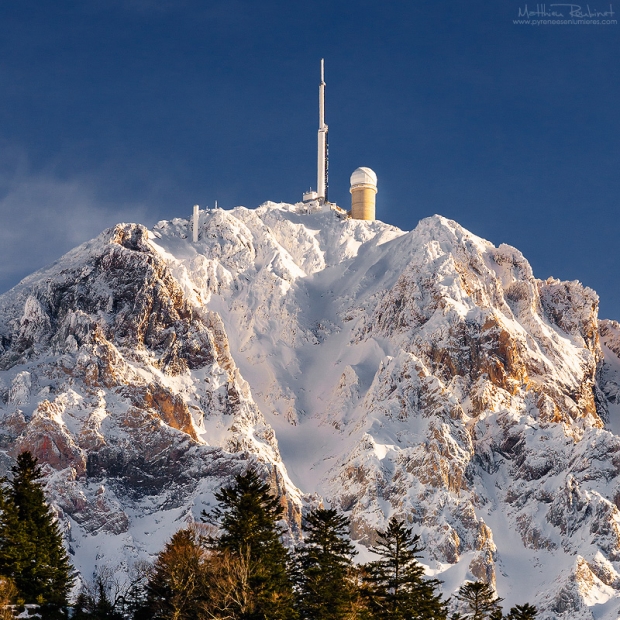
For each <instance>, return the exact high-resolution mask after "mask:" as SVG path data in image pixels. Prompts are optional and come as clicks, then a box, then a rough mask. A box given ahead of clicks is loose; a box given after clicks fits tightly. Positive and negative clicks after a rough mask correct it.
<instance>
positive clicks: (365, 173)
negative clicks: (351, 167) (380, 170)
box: [350, 168, 377, 221]
mask: <svg viewBox="0 0 620 620" xmlns="http://www.w3.org/2000/svg"><path fill="white" fill-rule="evenodd" d="M350 192H351V217H352V218H353V219H354V220H371V221H372V220H374V219H375V196H376V194H377V175H376V174H375V173H374V171H373V170H371V169H370V168H358V169H357V170H355V172H354V173H353V174H352V175H351V189H350Z"/></svg>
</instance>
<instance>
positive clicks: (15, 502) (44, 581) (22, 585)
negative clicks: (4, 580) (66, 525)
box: [0, 452, 74, 620]
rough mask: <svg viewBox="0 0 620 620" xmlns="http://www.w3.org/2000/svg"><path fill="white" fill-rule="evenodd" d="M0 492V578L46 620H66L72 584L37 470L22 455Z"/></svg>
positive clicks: (34, 463)
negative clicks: (33, 606) (37, 606)
mask: <svg viewBox="0 0 620 620" xmlns="http://www.w3.org/2000/svg"><path fill="white" fill-rule="evenodd" d="M11 471H12V473H13V478H12V480H11V481H10V482H7V481H6V480H5V481H4V484H2V488H1V491H0V513H1V517H0V574H2V575H4V576H7V577H9V578H10V579H12V580H13V582H14V583H15V586H16V588H17V590H18V592H19V596H20V598H22V599H23V600H24V602H25V603H27V604H37V605H39V606H40V608H41V609H40V611H41V613H42V614H43V616H44V617H45V618H46V619H48V620H55V619H57V618H66V616H67V607H68V595H69V590H70V589H71V585H72V583H73V579H74V577H73V574H72V570H71V565H70V563H69V557H68V555H67V552H66V551H65V548H64V546H63V542H62V536H61V534H60V529H59V527H58V523H57V522H56V520H55V518H54V515H53V513H52V511H51V510H50V508H49V507H48V505H47V503H46V502H45V495H44V493H43V488H42V484H41V482H40V480H41V478H42V473H41V468H40V467H39V466H38V465H37V460H36V459H35V458H33V456H32V454H30V452H22V453H21V454H20V455H19V456H18V457H17V464H16V465H15V466H14V467H13V468H12V470H11Z"/></svg>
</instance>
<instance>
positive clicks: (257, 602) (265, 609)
mask: <svg viewBox="0 0 620 620" xmlns="http://www.w3.org/2000/svg"><path fill="white" fill-rule="evenodd" d="M215 498H216V499H217V500H218V502H219V506H218V507H217V508H215V509H214V510H213V511H212V512H211V513H210V514H206V513H204V511H203V520H207V521H209V522H211V523H214V524H218V525H219V527H220V529H221V534H220V536H219V537H218V538H217V539H216V540H211V542H210V544H211V546H212V547H213V548H215V549H217V550H220V551H222V552H226V553H230V554H232V555H233V556H236V557H238V558H243V559H244V560H247V565H248V567H249V577H248V587H249V590H250V592H251V595H252V597H253V604H252V605H249V606H248V607H247V611H246V612H245V613H242V614H240V615H239V618H241V619H242V620H292V619H294V618H295V617H296V612H295V609H294V597H293V589H292V584H291V580H290V578H289V574H288V570H287V569H288V562H289V558H288V553H287V551H286V549H285V548H284V545H283V544H282V542H281V541H280V537H281V535H282V533H283V530H282V528H281V527H280V526H279V525H278V521H279V520H280V518H281V517H282V514H283V512H284V508H283V507H282V504H281V502H280V499H279V498H278V497H277V496H276V495H274V494H272V493H271V492H270V489H269V485H268V484H266V483H264V482H262V481H261V479H260V477H259V475H258V473H257V472H256V470H254V469H248V470H247V471H246V472H245V473H243V474H239V475H237V476H235V479H234V483H233V484H232V485H230V486H226V487H223V488H222V489H220V490H219V491H217V492H216V493H215Z"/></svg>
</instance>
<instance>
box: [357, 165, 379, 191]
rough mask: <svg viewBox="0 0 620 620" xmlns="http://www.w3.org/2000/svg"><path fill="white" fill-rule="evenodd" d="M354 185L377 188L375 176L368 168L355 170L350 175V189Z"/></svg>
mask: <svg viewBox="0 0 620 620" xmlns="http://www.w3.org/2000/svg"><path fill="white" fill-rule="evenodd" d="M355 185H373V186H374V187H377V175H376V174H375V173H374V170H371V169H370V168H357V170H355V171H354V172H353V174H352V175H351V187H354V186H355Z"/></svg>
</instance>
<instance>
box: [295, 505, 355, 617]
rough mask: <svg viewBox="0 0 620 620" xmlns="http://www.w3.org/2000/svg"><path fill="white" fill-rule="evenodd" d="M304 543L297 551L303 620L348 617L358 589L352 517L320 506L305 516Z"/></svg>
mask: <svg viewBox="0 0 620 620" xmlns="http://www.w3.org/2000/svg"><path fill="white" fill-rule="evenodd" d="M303 529H304V531H305V532H306V533H307V536H306V538H305V541H304V545H303V546H302V547H301V548H300V549H299V550H298V551H297V562H296V567H297V570H296V573H297V587H298V608H299V610H300V616H301V618H303V619H304V620H339V619H341V618H346V617H349V615H350V613H351V608H352V604H353V602H354V601H355V598H356V594H357V593H356V590H355V586H354V583H353V581H352V579H351V573H352V570H353V561H352V560H353V557H354V555H355V554H356V551H355V547H354V546H353V545H352V544H351V542H350V540H349V539H348V532H349V520H348V519H347V518H346V517H344V516H343V515H339V514H338V513H337V511H336V510H333V509H325V508H317V509H316V510H313V511H312V512H311V513H310V514H308V516H307V517H306V519H305V522H304V524H303Z"/></svg>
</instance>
